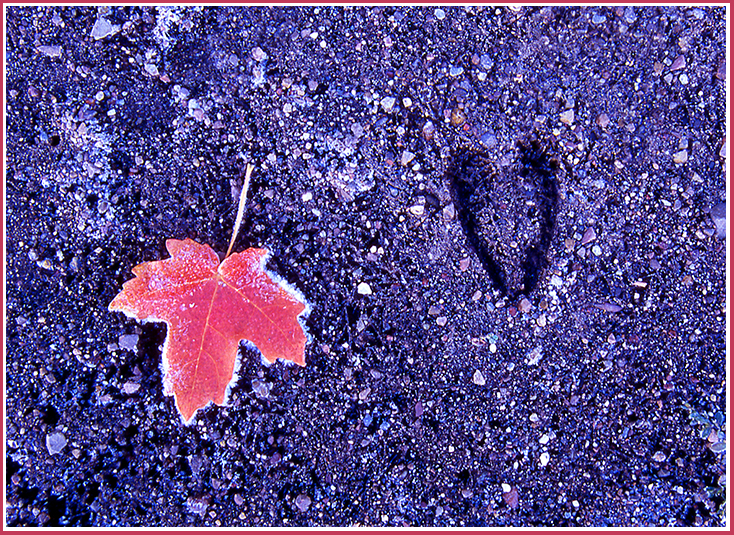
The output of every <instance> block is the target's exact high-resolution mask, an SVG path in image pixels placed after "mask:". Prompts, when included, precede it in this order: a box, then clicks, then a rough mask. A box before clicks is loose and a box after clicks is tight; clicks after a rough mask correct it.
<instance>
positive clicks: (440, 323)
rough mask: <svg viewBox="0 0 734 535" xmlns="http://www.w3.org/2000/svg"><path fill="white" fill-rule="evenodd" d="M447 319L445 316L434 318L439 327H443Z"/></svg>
mask: <svg viewBox="0 0 734 535" xmlns="http://www.w3.org/2000/svg"><path fill="white" fill-rule="evenodd" d="M448 321H449V319H448V318H447V317H446V316H439V317H437V318H436V324H437V325H438V326H439V327H445V326H446V324H447V323H448Z"/></svg>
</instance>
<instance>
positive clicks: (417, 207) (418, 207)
mask: <svg viewBox="0 0 734 535" xmlns="http://www.w3.org/2000/svg"><path fill="white" fill-rule="evenodd" d="M408 211H409V212H410V213H411V214H413V215H414V216H418V217H420V216H422V215H423V214H424V213H425V212H426V207H425V206H424V205H422V204H414V205H413V206H411V207H410V208H408Z"/></svg>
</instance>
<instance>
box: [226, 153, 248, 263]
mask: <svg viewBox="0 0 734 535" xmlns="http://www.w3.org/2000/svg"><path fill="white" fill-rule="evenodd" d="M254 168H255V166H253V165H252V164H251V163H248V164H247V170H246V171H245V183H244V184H242V193H240V204H239V207H238V208H237V219H236V220H235V222H234V229H232V239H231V240H229V248H228V249H227V254H226V255H225V256H224V258H227V257H228V256H229V253H231V252H232V246H233V245H234V241H235V240H236V239H237V233H238V232H239V231H240V225H242V217H243V216H244V215H245V204H246V203H245V201H246V200H247V190H248V189H249V188H250V175H252V170H253V169H254Z"/></svg>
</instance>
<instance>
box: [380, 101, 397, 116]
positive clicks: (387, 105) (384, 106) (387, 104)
mask: <svg viewBox="0 0 734 535" xmlns="http://www.w3.org/2000/svg"><path fill="white" fill-rule="evenodd" d="M380 106H382V109H383V110H385V111H386V112H388V113H390V112H391V111H392V109H393V106H395V99H394V98H393V97H385V98H383V99H382V100H381V101H380Z"/></svg>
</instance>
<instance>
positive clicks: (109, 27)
mask: <svg viewBox="0 0 734 535" xmlns="http://www.w3.org/2000/svg"><path fill="white" fill-rule="evenodd" d="M119 31H120V27H119V26H118V25H117V24H114V25H113V24H110V21H108V20H107V19H106V18H104V17H100V18H98V19H97V22H95V23H94V26H92V34H91V35H92V37H94V39H95V40H97V41H99V40H100V39H104V38H105V37H108V36H110V35H115V34H116V33H117V32H119Z"/></svg>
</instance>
